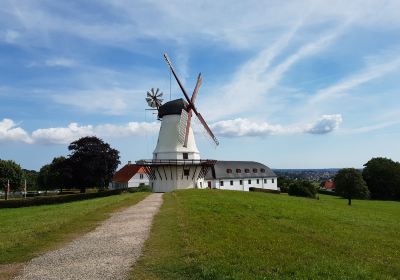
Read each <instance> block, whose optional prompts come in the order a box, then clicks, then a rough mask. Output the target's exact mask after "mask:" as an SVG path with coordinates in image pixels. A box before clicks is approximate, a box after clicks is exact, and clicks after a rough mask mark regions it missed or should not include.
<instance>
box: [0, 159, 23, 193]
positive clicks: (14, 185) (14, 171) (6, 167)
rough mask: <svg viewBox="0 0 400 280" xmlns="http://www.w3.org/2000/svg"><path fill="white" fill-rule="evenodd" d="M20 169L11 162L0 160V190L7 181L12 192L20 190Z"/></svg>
mask: <svg viewBox="0 0 400 280" xmlns="http://www.w3.org/2000/svg"><path fill="white" fill-rule="evenodd" d="M21 178H22V169H21V166H20V165H19V164H17V163H15V162H14V161H12V160H1V159H0V188H4V187H5V186H6V185H7V183H8V181H9V182H10V187H11V189H13V190H19V189H20V188H21Z"/></svg>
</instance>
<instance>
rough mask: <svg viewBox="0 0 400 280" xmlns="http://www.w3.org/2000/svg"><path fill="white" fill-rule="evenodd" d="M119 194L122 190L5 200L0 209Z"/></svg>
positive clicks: (0, 202) (1, 202) (0, 204)
mask: <svg viewBox="0 0 400 280" xmlns="http://www.w3.org/2000/svg"><path fill="white" fill-rule="evenodd" d="M121 192H122V190H111V191H102V192H96V193H80V194H67V195H54V196H43V197H34V198H29V199H19V200H5V201H0V208H20V207H28V206H38V205H45V204H58V203H65V202H72V201H78V200H85V199H91V198H98V197H106V196H110V195H116V194H120V193H121Z"/></svg>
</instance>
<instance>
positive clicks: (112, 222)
mask: <svg viewBox="0 0 400 280" xmlns="http://www.w3.org/2000/svg"><path fill="white" fill-rule="evenodd" d="M161 204H162V194H159V193H154V194H151V195H149V196H148V197H147V198H145V199H144V200H142V201H141V202H139V203H137V204H135V205H133V206H131V207H129V208H127V209H125V210H123V211H121V212H117V213H115V214H113V215H112V216H111V217H110V218H109V219H108V220H106V221H104V222H103V223H102V224H101V225H99V226H98V227H97V228H96V229H95V230H94V231H92V232H89V233H87V234H85V235H84V236H82V237H80V238H78V239H76V240H74V241H72V242H71V243H69V244H68V245H66V246H65V247H63V248H60V249H58V250H55V251H52V252H49V253H46V254H44V255H42V256H40V257H37V258H34V259H32V260H31V261H30V262H28V263H27V264H26V266H25V267H24V269H23V271H22V273H21V274H20V275H19V276H17V277H16V278H14V279H18V280H21V279H40V280H45V279H93V280H94V279H96V280H98V279H125V278H126V277H127V275H128V272H129V270H130V268H131V266H132V264H133V263H134V262H135V261H136V260H137V258H138V257H139V256H140V253H141V249H142V246H143V243H144V241H145V240H146V239H147V237H148V234H149V231H150V227H151V223H152V220H153V217H154V215H155V214H156V213H157V212H158V209H159V208H160V206H161Z"/></svg>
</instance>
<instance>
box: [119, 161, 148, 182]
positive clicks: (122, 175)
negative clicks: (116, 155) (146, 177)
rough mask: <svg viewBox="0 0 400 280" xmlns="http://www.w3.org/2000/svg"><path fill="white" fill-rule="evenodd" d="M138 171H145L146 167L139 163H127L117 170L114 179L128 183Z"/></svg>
mask: <svg viewBox="0 0 400 280" xmlns="http://www.w3.org/2000/svg"><path fill="white" fill-rule="evenodd" d="M136 173H145V171H144V168H143V167H142V166H140V165H137V164H129V163H128V164H127V165H125V166H124V167H122V168H121V169H120V170H118V171H117V172H115V174H114V176H113V179H112V181H113V182H118V183H127V182H128V181H129V180H130V179H131V178H132V177H133V176H135V174H136Z"/></svg>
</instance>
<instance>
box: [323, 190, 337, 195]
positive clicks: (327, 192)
mask: <svg viewBox="0 0 400 280" xmlns="http://www.w3.org/2000/svg"><path fill="white" fill-rule="evenodd" d="M318 193H320V194H326V195H334V196H338V194H337V193H336V192H335V191H328V190H321V189H319V190H318Z"/></svg>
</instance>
